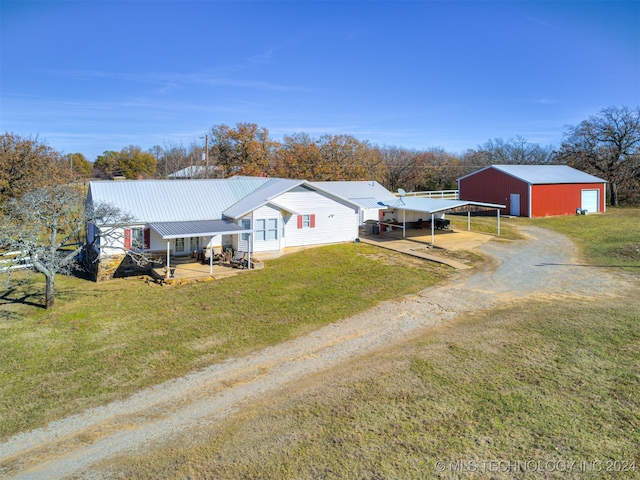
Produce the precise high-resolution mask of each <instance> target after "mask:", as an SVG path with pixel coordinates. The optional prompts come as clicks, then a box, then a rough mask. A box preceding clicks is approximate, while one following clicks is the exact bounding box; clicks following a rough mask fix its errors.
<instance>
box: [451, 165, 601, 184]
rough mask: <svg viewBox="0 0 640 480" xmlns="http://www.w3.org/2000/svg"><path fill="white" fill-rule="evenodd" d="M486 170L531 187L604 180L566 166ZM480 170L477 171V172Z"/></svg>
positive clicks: (527, 166)
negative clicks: (500, 173) (495, 171)
mask: <svg viewBox="0 0 640 480" xmlns="http://www.w3.org/2000/svg"><path fill="white" fill-rule="evenodd" d="M487 168H494V169H496V170H498V171H500V172H503V173H506V174H507V175H510V176H512V177H514V178H517V179H519V180H522V181H523V182H527V183H529V184H531V185H541V184H542V185H544V184H555V183H603V182H605V180H602V179H601V178H598V177H594V176H593V175H589V174H588V173H585V172H582V171H580V170H576V169H575V168H572V167H569V166H567V165H491V166H489V167H486V168H483V169H482V170H486V169H487ZM482 170H478V172H481V171H482ZM478 172H473V173H471V174H469V175H466V176H464V177H461V178H460V179H459V180H462V179H463V178H467V177H469V176H470V175H474V174H476V173H478Z"/></svg>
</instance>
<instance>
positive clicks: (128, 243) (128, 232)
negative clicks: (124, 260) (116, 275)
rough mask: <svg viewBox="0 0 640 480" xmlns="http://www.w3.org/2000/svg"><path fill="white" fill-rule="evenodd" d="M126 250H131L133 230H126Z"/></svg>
mask: <svg viewBox="0 0 640 480" xmlns="http://www.w3.org/2000/svg"><path fill="white" fill-rule="evenodd" d="M124 249H125V250H131V229H130V228H125V229H124Z"/></svg>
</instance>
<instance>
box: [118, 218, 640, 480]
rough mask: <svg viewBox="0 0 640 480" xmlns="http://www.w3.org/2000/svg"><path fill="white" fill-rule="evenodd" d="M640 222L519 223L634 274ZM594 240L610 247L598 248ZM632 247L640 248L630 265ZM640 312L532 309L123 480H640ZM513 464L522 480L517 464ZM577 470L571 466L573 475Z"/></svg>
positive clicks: (515, 307)
mask: <svg viewBox="0 0 640 480" xmlns="http://www.w3.org/2000/svg"><path fill="white" fill-rule="evenodd" d="M638 213H639V210H637V209H624V210H622V209H621V210H618V209H615V210H611V211H609V212H608V213H607V214H606V215H598V216H595V215H592V216H586V217H575V218H574V217H563V218H549V219H540V220H531V221H530V220H524V219H513V221H514V222H522V223H524V222H523V220H524V221H525V222H530V223H532V224H534V225H540V226H545V227H548V228H553V229H556V230H558V231H561V232H563V233H566V234H567V235H569V236H571V238H573V240H574V241H575V242H576V243H577V244H578V245H579V246H580V247H581V249H582V252H583V255H584V257H585V259H592V260H593V262H594V263H596V264H598V265H601V264H605V265H612V264H614V263H613V261H614V260H615V261H616V262H619V263H616V264H619V265H622V266H625V268H627V269H629V270H630V274H634V273H635V272H636V270H634V268H636V267H637V265H638V261H637V257H636V256H635V253H634V250H633V245H634V242H635V245H637V244H638V234H639V232H640V215H639V214H638ZM598 238H606V240H605V241H603V242H602V243H604V244H605V245H600V242H598V241H597V239H598ZM630 246H631V247H632V248H631V250H629V248H630ZM639 372H640V298H639V297H638V296H637V295H634V296H629V297H628V298H624V299H622V298H621V299H618V300H612V301H609V302H608V303H606V304H604V303H603V302H598V301H591V300H580V301H578V300H575V301H573V300H572V301H570V302H569V301H568V302H563V303H558V302H551V301H545V300H544V299H538V300H529V301H522V302H520V303H514V304H510V305H508V306H505V307H503V308H501V309H498V310H492V311H487V312H481V313H478V314H475V315H473V316H469V317H466V318H459V319H458V320H457V321H455V322H452V323H449V324H447V325H444V326H442V327H440V328H438V329H436V330H434V331H432V332H431V333H429V334H426V335H424V336H422V337H421V338H419V339H416V340H414V341H412V342H408V343H407V344H405V345H402V346H397V347H394V348H393V349H390V350H387V351H384V352H382V353H379V354H377V355H371V356H369V357H367V358H361V359H358V360H355V361H353V362H352V363H351V364H350V365H346V366H342V367H340V368H336V369H334V370H333V371H331V372H328V373H325V374H323V375H322V377H321V378H320V377H316V378H309V379H306V380H305V381H303V382H300V383H299V384H297V385H296V386H295V387H290V388H289V390H287V391H286V392H284V391H283V392H282V393H281V395H280V396H276V397H272V398H269V399H268V401H265V402H264V403H263V404H256V405H253V406H252V407H251V408H248V409H246V410H244V411H243V412H242V413H240V414H238V415H236V416H235V417H233V418H231V419H229V420H228V421H227V422H225V423H224V424H222V425H217V426H215V427H209V428H208V429H207V428H203V429H202V431H201V432H199V434H200V435H201V437H200V438H199V439H198V441H197V442H192V439H188V438H185V439H184V441H182V442H177V443H176V444H174V445H173V446H172V447H170V448H162V449H159V450H156V451H152V452H145V455H144V457H130V458H127V459H123V460H121V461H120V462H119V463H118V464H117V465H116V466H115V470H114V471H117V472H118V475H120V476H121V477H122V478H128V477H131V478H192V479H205V478H222V479H224V478H228V479H235V478H282V479H285V478H336V479H342V478H398V479H400V478H402V479H406V478H495V479H500V478H563V479H564V478H576V479H601V478H640V448H639V446H640V374H639ZM508 462H511V464H515V462H518V463H517V465H516V466H515V467H513V468H514V470H511V469H510V468H511V467H510V463H508ZM572 462H575V463H572Z"/></svg>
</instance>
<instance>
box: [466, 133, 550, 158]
mask: <svg viewBox="0 0 640 480" xmlns="http://www.w3.org/2000/svg"><path fill="white" fill-rule="evenodd" d="M478 153H479V156H478V157H476V161H477V162H479V163H480V164H482V165H512V164H514V165H542V164H545V163H549V162H550V161H551V160H552V159H553V148H552V147H551V146H548V147H542V146H540V145H538V144H537V143H530V142H529V141H528V140H527V139H525V138H523V137H520V136H517V137H516V138H510V139H509V140H507V141H504V140H503V139H502V138H496V139H494V140H489V141H488V142H486V143H484V144H483V145H481V146H480V147H478Z"/></svg>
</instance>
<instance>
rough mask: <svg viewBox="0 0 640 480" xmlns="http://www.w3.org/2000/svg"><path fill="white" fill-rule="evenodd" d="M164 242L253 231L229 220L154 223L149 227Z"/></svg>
mask: <svg viewBox="0 0 640 480" xmlns="http://www.w3.org/2000/svg"><path fill="white" fill-rule="evenodd" d="M149 227H151V229H152V230H155V232H156V233H157V234H158V235H160V236H161V237H162V239H163V240H168V239H171V238H182V237H206V236H210V235H211V236H213V235H230V234H239V233H251V232H252V230H251V229H246V228H242V227H241V226H239V225H236V224H235V223H232V222H230V221H228V220H204V221H195V222H154V223H151V224H150V225H149Z"/></svg>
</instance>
